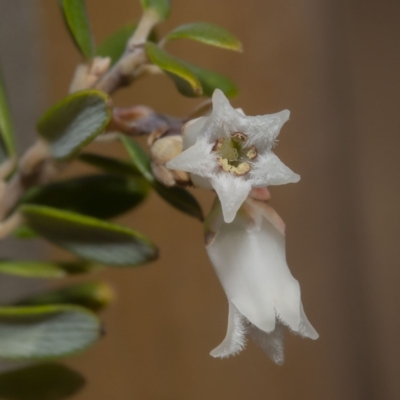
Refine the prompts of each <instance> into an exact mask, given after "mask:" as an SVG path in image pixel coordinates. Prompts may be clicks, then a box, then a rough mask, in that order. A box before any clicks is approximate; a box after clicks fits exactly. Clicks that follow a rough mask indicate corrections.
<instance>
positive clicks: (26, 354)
mask: <svg viewBox="0 0 400 400" xmlns="http://www.w3.org/2000/svg"><path fill="white" fill-rule="evenodd" d="M100 331H101V326H100V322H99V320H98V319H97V317H96V316H95V315H94V314H93V313H91V312H90V311H89V310H86V309H84V308H81V307H76V306H69V305H52V306H32V307H15V306H10V307H0V358H6V359H19V360H45V359H55V358H59V357H65V356H68V355H71V354H75V353H78V352H81V351H82V350H84V349H85V348H87V347H88V346H90V345H92V344H93V343H94V342H96V341H97V340H98V339H99V337H100Z"/></svg>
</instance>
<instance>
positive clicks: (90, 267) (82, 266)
mask: <svg viewBox="0 0 400 400" xmlns="http://www.w3.org/2000/svg"><path fill="white" fill-rule="evenodd" d="M99 269H101V267H100V266H99V265H96V264H93V263H90V262H87V261H83V260H79V261H70V262H56V261H54V262H52V261H23V260H1V261H0V273H2V274H7V275H15V276H19V277H21V278H65V277H67V276H69V275H75V274H85V273H90V272H94V271H98V270H99Z"/></svg>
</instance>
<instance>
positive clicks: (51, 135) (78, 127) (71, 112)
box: [38, 90, 111, 160]
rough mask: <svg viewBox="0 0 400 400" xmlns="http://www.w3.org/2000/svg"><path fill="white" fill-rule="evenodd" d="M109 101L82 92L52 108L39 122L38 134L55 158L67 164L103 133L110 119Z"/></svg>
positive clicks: (97, 93) (99, 94) (101, 95)
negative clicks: (66, 160) (69, 159)
mask: <svg viewBox="0 0 400 400" xmlns="http://www.w3.org/2000/svg"><path fill="white" fill-rule="evenodd" d="M109 103H110V99H109V97H108V96H107V95H106V94H105V93H103V92H100V91H98V90H82V91H80V92H77V93H74V94H71V95H70V96H68V97H66V98H65V99H63V100H61V101H60V102H59V103H57V104H55V105H54V106H53V107H51V108H50V109H49V110H48V111H47V112H46V113H45V114H44V115H43V117H42V118H41V119H40V120H39V122H38V131H39V134H40V135H41V136H42V137H43V139H45V140H46V141H47V142H48V143H49V144H50V149H51V153H52V155H53V157H54V158H57V159H60V160H64V159H68V158H71V157H73V156H74V155H75V154H77V153H78V152H79V150H80V149H81V148H82V147H84V146H85V145H87V144H88V143H89V142H91V141H92V140H93V139H94V138H95V137H96V136H97V135H99V134H100V133H101V132H103V131H104V129H105V127H106V126H107V124H108V122H109V121H110V118H111V111H110V106H109Z"/></svg>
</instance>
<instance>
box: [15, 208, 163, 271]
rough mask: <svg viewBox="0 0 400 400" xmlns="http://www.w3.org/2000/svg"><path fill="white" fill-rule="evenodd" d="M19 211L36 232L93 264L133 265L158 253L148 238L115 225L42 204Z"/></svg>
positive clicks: (150, 258) (152, 258)
mask: <svg viewBox="0 0 400 400" xmlns="http://www.w3.org/2000/svg"><path fill="white" fill-rule="evenodd" d="M20 211H21V213H22V214H23V216H24V217H25V219H26V221H27V224H28V225H29V226H30V227H31V228H32V229H34V230H35V231H36V232H37V233H38V234H39V235H41V236H43V237H45V238H46V239H47V240H49V241H50V242H52V243H54V244H56V245H58V246H60V247H62V248H64V249H66V250H68V251H70V252H71V253H74V254H75V255H77V256H79V257H82V258H84V259H87V260H90V261H93V262H95V263H100V264H104V265H109V266H136V265H139V264H143V263H145V262H149V261H152V260H154V259H155V258H157V256H158V252H157V249H156V247H155V246H154V245H153V244H152V243H151V242H150V241H149V240H148V239H146V238H145V237H144V236H142V235H141V234H140V233H138V232H135V231H133V230H131V229H129V228H125V227H123V226H120V225H117V224H112V223H109V222H104V221H101V220H98V219H95V218H91V217H86V216H84V215H81V214H75V213H72V212H67V211H61V210H58V209H54V208H50V207H44V206H35V205H22V206H21V207H20Z"/></svg>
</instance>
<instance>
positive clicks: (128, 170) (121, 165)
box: [78, 153, 142, 178]
mask: <svg viewBox="0 0 400 400" xmlns="http://www.w3.org/2000/svg"><path fill="white" fill-rule="evenodd" d="M78 158H79V160H81V161H83V162H85V163H87V164H90V165H92V166H94V167H97V168H99V169H101V170H102V171H104V172H108V173H110V174H117V175H124V176H131V177H134V178H135V177H137V176H140V175H142V174H141V173H140V171H139V170H138V169H137V168H136V167H135V166H134V165H133V164H132V163H130V162H127V161H125V160H120V159H118V158H111V157H106V156H101V155H99V154H94V153H82V154H80V155H79V157H78Z"/></svg>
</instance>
